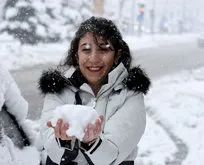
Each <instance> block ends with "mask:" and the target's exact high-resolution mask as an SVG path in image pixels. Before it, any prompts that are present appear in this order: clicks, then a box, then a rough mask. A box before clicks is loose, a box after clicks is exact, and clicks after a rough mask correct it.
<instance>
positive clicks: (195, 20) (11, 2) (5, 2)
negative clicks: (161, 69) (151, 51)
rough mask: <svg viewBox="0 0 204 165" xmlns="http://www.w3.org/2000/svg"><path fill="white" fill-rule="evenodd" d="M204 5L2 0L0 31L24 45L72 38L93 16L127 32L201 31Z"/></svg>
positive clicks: (159, 0)
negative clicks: (109, 20)
mask: <svg viewBox="0 0 204 165" xmlns="http://www.w3.org/2000/svg"><path fill="white" fill-rule="evenodd" d="M203 6H204V1H203V0H111V1H108V0H77V1H75V0H58V1H56V0H34V1H31V0H1V2H0V22H1V23H0V34H1V35H2V34H8V35H10V36H12V37H14V38H15V39H18V40H19V41H20V42H21V43H22V44H36V43H39V42H49V43H50V42H52V43H53V42H59V41H62V40H65V39H68V40H69V39H70V38H71V37H72V36H73V31H74V30H75V28H76V27H77V25H78V24H79V23H80V22H81V21H82V20H84V19H86V18H88V17H90V16H91V15H97V16H103V17H107V18H109V19H112V20H113V21H114V22H115V23H116V24H117V25H118V26H119V28H120V30H121V31H122V33H124V34H131V35H133V34H134V35H138V36H140V35H143V34H155V33H160V34H182V33H192V32H200V31H202V30H203V27H204V10H203ZM59 28H60V30H59Z"/></svg>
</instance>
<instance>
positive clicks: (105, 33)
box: [61, 16, 132, 70]
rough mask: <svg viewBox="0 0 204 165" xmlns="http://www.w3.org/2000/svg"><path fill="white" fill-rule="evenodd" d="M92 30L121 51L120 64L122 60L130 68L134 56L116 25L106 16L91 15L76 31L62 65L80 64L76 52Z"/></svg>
mask: <svg viewBox="0 0 204 165" xmlns="http://www.w3.org/2000/svg"><path fill="white" fill-rule="evenodd" d="M87 32H92V33H93V34H94V35H96V36H101V37H102V38H103V39H104V40H105V41H109V42H110V43H111V44H112V46H113V48H114V50H115V52H116V53H117V52H119V51H120V53H121V54H120V58H119V60H118V64H119V63H120V62H122V63H123V64H124V66H125V67H126V68H127V70H129V68H130V63H131V60H132V57H131V55H130V50H129V47H128V45H127V43H126V42H125V41H124V40H123V39H122V36H121V33H120V32H119V30H118V28H117V27H116V25H115V24H114V23H113V22H112V21H111V20H108V19H106V18H102V17H93V16H92V17H91V18H89V19H87V20H85V21H84V22H82V23H81V25H80V26H79V29H78V30H77V31H76V33H75V37H74V38H73V40H72V41H71V45H70V49H69V50H68V55H67V57H66V59H65V62H64V63H63V64H62V65H61V66H74V67H76V66H77V65H78V63H77V58H76V54H77V51H78V46H79V41H80V39H81V38H82V37H83V36H84V35H85V34H86V33H87Z"/></svg>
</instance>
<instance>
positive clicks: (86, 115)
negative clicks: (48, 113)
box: [51, 104, 99, 140]
mask: <svg viewBox="0 0 204 165" xmlns="http://www.w3.org/2000/svg"><path fill="white" fill-rule="evenodd" d="M53 116H54V117H53V118H52V120H51V123H52V125H53V126H56V124H57V120H58V119H64V120H65V121H66V122H67V123H69V129H68V130H67V131H66V133H67V135H68V136H75V137H77V138H78V139H79V140H82V139H83V137H84V135H85V133H84V130H85V128H86V126H87V125H88V124H89V123H92V124H94V123H95V122H96V120H97V118H98V117H99V115H98V113H97V112H96V110H95V109H94V108H92V107H90V106H84V105H71V104H65V105H63V106H59V107H57V108H56V110H55V111H54V114H53Z"/></svg>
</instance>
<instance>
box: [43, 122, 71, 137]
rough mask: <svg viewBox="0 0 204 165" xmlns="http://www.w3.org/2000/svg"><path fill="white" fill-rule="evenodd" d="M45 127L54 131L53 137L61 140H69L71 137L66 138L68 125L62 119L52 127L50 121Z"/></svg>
mask: <svg viewBox="0 0 204 165" xmlns="http://www.w3.org/2000/svg"><path fill="white" fill-rule="evenodd" d="M47 126H48V127H50V128H53V129H54V133H55V137H56V138H60V139H62V140H71V139H72V138H73V137H70V136H67V133H66V131H67V130H68V129H69V124H68V123H67V122H65V121H64V120H63V119H59V120H58V121H57V123H56V126H55V127H54V126H53V125H52V123H51V122H50V121H48V122H47Z"/></svg>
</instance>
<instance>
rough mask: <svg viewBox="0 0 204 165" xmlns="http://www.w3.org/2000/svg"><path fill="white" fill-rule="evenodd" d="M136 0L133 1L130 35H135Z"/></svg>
mask: <svg viewBox="0 0 204 165" xmlns="http://www.w3.org/2000/svg"><path fill="white" fill-rule="evenodd" d="M135 7H136V0H132V17H131V23H130V33H131V34H134V26H135V20H136V8H135Z"/></svg>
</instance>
